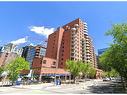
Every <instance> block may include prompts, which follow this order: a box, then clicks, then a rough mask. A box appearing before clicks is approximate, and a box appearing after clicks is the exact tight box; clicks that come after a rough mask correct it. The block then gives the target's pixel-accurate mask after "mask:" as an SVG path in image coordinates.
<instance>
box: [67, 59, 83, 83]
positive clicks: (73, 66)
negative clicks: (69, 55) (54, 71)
mask: <svg viewBox="0 0 127 95" xmlns="http://www.w3.org/2000/svg"><path fill="white" fill-rule="evenodd" d="M66 68H67V69H68V70H69V72H70V73H71V74H72V75H73V79H74V83H75V80H76V77H77V76H79V73H80V71H81V70H80V64H79V62H78V61H74V60H67V61H66Z"/></svg>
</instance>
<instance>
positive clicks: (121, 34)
mask: <svg viewBox="0 0 127 95" xmlns="http://www.w3.org/2000/svg"><path fill="white" fill-rule="evenodd" d="M106 35H110V36H112V37H113V43H112V44H111V45H110V47H109V49H108V50H107V51H106V52H104V54H102V56H101V58H100V61H101V62H102V63H103V64H105V65H106V66H107V68H109V71H111V70H112V69H115V70H116V71H117V72H118V73H119V75H120V76H121V80H122V82H123V79H124V80H125V81H127V74H126V73H127V48H126V47H127V24H115V25H113V27H112V29H110V30H109V31H108V32H106ZM123 87H124V89H125V85H124V82H123Z"/></svg>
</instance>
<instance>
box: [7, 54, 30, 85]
mask: <svg viewBox="0 0 127 95" xmlns="http://www.w3.org/2000/svg"><path fill="white" fill-rule="evenodd" d="M6 68H7V70H8V72H9V79H10V80H12V84H13V82H14V81H15V80H17V78H18V75H19V74H20V72H21V71H22V70H29V68H30V67H29V63H28V62H27V61H25V59H24V58H22V57H17V58H16V59H15V60H12V61H11V62H10V63H8V64H7V65H6Z"/></svg>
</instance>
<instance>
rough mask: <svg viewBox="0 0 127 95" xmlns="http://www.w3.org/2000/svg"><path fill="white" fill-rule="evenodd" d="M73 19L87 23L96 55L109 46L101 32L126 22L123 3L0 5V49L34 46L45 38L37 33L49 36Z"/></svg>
mask: <svg viewBox="0 0 127 95" xmlns="http://www.w3.org/2000/svg"><path fill="white" fill-rule="evenodd" d="M76 18H81V19H82V20H84V21H86V22H87V23H88V32H89V34H90V36H91V37H92V38H93V44H94V46H95V50H96V51H97V49H101V48H105V47H108V45H109V43H111V41H112V39H111V37H108V36H105V32H106V31H108V30H109V29H110V28H111V25H112V24H114V23H125V22H127V2H0V45H3V44H6V43H9V42H12V41H13V42H14V41H17V40H18V39H20V40H18V41H23V42H22V43H25V42H26V43H25V44H24V45H26V44H30V43H33V44H38V43H40V42H41V41H42V40H45V39H46V34H45V33H40V32H38V33H37V31H41V30H43V31H45V32H46V31H48V32H52V30H53V29H54V28H57V27H59V26H62V25H64V24H66V23H68V22H70V21H72V20H75V19H76ZM32 29H33V30H32ZM38 29H40V30H38ZM35 31H36V32H35Z"/></svg>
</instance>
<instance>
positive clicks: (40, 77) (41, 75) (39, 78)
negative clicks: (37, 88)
mask: <svg viewBox="0 0 127 95" xmlns="http://www.w3.org/2000/svg"><path fill="white" fill-rule="evenodd" d="M41 77H42V75H41V74H40V76H39V82H41Z"/></svg>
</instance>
